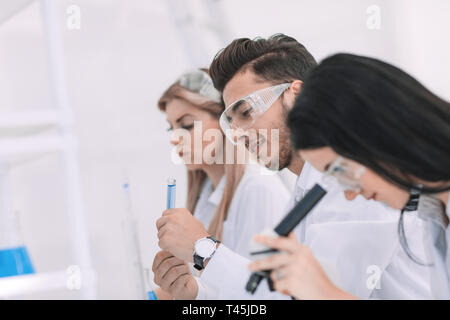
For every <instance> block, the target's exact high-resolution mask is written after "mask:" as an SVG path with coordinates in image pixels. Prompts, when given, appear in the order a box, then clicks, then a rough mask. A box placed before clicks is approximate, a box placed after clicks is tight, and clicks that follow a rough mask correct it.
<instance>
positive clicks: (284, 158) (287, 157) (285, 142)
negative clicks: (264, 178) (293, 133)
mask: <svg viewBox="0 0 450 320" xmlns="http://www.w3.org/2000/svg"><path fill="white" fill-rule="evenodd" d="M279 153H280V160H279V169H278V170H283V169H284V168H286V167H288V166H289V165H290V164H291V160H292V148H291V143H290V141H289V130H288V128H287V127H286V125H285V124H284V122H283V126H282V127H281V128H280V150H279Z"/></svg>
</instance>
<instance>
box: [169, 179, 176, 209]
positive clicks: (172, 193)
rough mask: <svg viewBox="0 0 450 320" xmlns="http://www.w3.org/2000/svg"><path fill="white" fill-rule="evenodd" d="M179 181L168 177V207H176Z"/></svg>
mask: <svg viewBox="0 0 450 320" xmlns="http://www.w3.org/2000/svg"><path fill="white" fill-rule="evenodd" d="M176 191H177V182H176V180H175V179H174V178H169V179H167V209H172V208H175V199H176Z"/></svg>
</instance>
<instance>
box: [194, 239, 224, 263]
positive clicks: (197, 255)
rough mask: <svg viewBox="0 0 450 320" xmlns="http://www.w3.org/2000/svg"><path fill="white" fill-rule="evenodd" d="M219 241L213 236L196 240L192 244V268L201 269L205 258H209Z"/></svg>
mask: <svg viewBox="0 0 450 320" xmlns="http://www.w3.org/2000/svg"><path fill="white" fill-rule="evenodd" d="M218 243H220V241H219V240H217V239H216V238H214V237H205V238H201V239H199V240H197V241H196V242H195V244H194V268H195V269H197V270H203V268H204V265H203V264H204V262H205V260H206V259H209V258H211V257H212V256H213V255H214V253H215V252H216V249H217V244H218Z"/></svg>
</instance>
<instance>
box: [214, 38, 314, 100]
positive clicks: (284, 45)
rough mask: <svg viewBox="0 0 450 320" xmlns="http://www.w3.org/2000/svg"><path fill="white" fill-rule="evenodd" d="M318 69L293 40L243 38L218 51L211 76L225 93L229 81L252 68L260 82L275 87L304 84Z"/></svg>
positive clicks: (311, 57)
mask: <svg viewBox="0 0 450 320" xmlns="http://www.w3.org/2000/svg"><path fill="white" fill-rule="evenodd" d="M316 65H317V62H316V60H315V59H314V57H313V56H312V55H311V53H309V51H308V50H306V48H305V47H304V46H303V45H302V44H301V43H299V42H298V41H297V40H295V39H294V38H292V37H289V36H287V35H284V34H275V35H273V36H271V37H269V38H268V39H263V38H255V39H253V40H251V39H249V38H240V39H236V40H234V41H233V42H231V43H230V44H229V45H228V46H227V47H226V48H224V49H222V50H221V51H219V53H218V54H217V55H216V57H215V58H214V60H213V62H212V63H211V66H210V69H209V73H210V75H211V78H212V80H213V83H214V86H215V87H216V89H217V90H219V91H220V92H222V91H223V89H224V88H225V86H226V84H227V83H228V81H230V80H231V79H232V78H233V77H234V75H235V74H236V73H238V72H240V71H245V70H247V68H250V70H251V71H253V72H254V73H255V74H256V76H258V77H259V78H260V79H261V80H266V81H270V82H272V83H274V84H278V83H284V82H292V81H294V80H302V81H303V79H304V77H305V74H306V73H307V71H309V70H310V69H311V68H313V67H314V66H316Z"/></svg>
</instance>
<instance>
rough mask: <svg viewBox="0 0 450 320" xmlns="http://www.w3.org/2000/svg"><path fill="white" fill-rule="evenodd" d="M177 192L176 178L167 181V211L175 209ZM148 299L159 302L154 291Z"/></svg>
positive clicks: (148, 295) (149, 292)
mask: <svg viewBox="0 0 450 320" xmlns="http://www.w3.org/2000/svg"><path fill="white" fill-rule="evenodd" d="M176 191H177V182H176V180H175V179H174V178H169V179H167V205H166V207H167V209H172V208H175V200H176ZM147 298H148V300H158V298H157V297H156V294H155V291H154V290H151V291H148V292H147Z"/></svg>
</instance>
